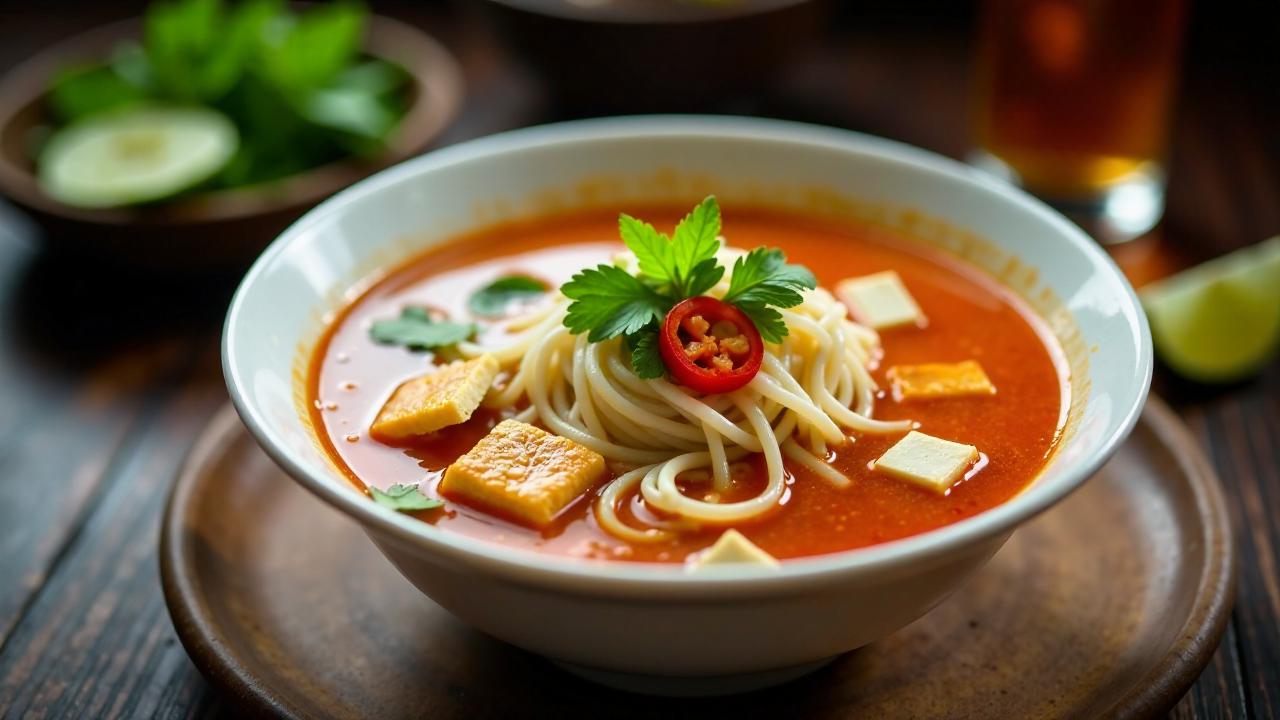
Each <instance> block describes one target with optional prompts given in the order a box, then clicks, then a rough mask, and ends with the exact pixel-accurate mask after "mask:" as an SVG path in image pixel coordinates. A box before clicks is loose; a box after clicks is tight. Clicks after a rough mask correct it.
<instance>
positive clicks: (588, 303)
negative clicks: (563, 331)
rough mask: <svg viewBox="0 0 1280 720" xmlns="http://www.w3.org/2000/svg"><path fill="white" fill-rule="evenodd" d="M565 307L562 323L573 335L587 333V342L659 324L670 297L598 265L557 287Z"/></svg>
mask: <svg viewBox="0 0 1280 720" xmlns="http://www.w3.org/2000/svg"><path fill="white" fill-rule="evenodd" d="M560 292H562V293H564V295H565V297H567V298H569V299H571V300H573V301H574V302H573V303H571V304H570V305H569V312H568V314H566V315H565V318H564V324H565V327H567V328H569V330H570V332H572V333H573V334H575V335H577V334H580V333H584V332H588V331H589V334H588V335H587V339H588V340H590V341H591V342H600V341H602V340H608V339H609V338H612V337H617V336H618V335H626V334H630V333H634V332H636V331H638V330H640V329H641V328H643V327H644V326H646V325H648V324H649V323H651V322H657V321H661V320H662V318H663V316H664V315H666V313H667V310H668V309H670V308H671V305H672V301H671V298H669V297H665V296H663V295H661V294H659V293H658V292H657V291H656V290H654V289H653V288H651V287H649V286H648V285H646V284H644V283H643V282H641V281H640V279H639V278H637V277H636V276H634V275H632V274H631V273H628V272H627V271H625V270H622V269H620V268H616V267H613V266H612V265H598V266H596V267H595V268H594V269H590V268H589V269H587V270H583V271H582V272H580V273H578V274H577V275H574V276H573V278H572V279H570V280H569V282H567V283H565V284H564V286H563V287H561V288H560Z"/></svg>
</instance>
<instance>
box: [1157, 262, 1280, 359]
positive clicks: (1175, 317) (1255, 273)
mask: <svg viewBox="0 0 1280 720" xmlns="http://www.w3.org/2000/svg"><path fill="white" fill-rule="evenodd" d="M1142 304H1143V305H1144V306H1145V307H1146V309H1147V317H1148V318H1149V319H1150V320H1151V337H1152V340H1154V341H1155V346H1156V352H1158V353H1160V357H1161V358H1162V359H1163V360H1164V361H1165V363H1166V364H1167V365H1168V366H1169V367H1171V368H1172V369H1173V370H1175V371H1176V372H1177V373H1178V374H1179V375H1182V376H1183V377H1186V378H1188V379H1191V380H1196V381H1199V382H1205V383H1220V382H1232V381H1234V380H1239V379H1241V378H1244V377H1247V376H1248V375H1250V374H1252V373H1253V372H1255V371H1257V370H1258V368H1260V367H1262V366H1263V365H1264V364H1266V363H1267V362H1268V361H1269V360H1270V359H1271V357H1272V356H1273V355H1274V354H1275V352H1276V350H1277V349H1278V348H1280V237H1274V238H1271V239H1270V240H1268V241H1266V242H1263V243H1259V244H1257V245H1254V246H1252V247H1247V248H1244V249H1241V250H1237V251H1236V252H1234V253H1231V254H1230V255H1226V256H1224V257H1220V258H1218V259H1216V260H1211V261H1209V262H1207V263H1205V264H1203V265H1199V266H1197V267H1194V268H1191V269H1190V270H1186V271H1184V272H1182V273H1179V274H1177V275H1174V276H1173V277H1171V278H1168V279H1166V280H1162V281H1160V282H1159V283H1156V284H1154V285H1151V286H1150V287H1148V288H1146V289H1145V290H1143V291H1142Z"/></svg>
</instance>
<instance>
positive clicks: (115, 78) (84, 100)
mask: <svg viewBox="0 0 1280 720" xmlns="http://www.w3.org/2000/svg"><path fill="white" fill-rule="evenodd" d="M145 99H146V93H145V92H143V90H142V88H139V87H138V86H136V85H134V84H132V83H130V82H128V81H127V80H125V79H124V78H122V77H120V75H118V74H117V73H116V72H114V71H112V70H110V69H108V68H104V67H95V68H78V69H73V70H64V71H62V72H60V73H58V75H57V77H56V78H55V79H54V81H53V84H52V85H50V86H49V103H50V105H51V106H52V107H53V111H54V113H55V114H57V116H58V117H59V118H61V119H63V120H65V121H67V122H74V121H76V120H79V119H81V118H83V117H87V116H89V115H93V114H94V113H99V112H103V111H105V110H115V109H117V108H121V107H125V106H128V105H136V104H138V103H140V102H142V101H144V100H145Z"/></svg>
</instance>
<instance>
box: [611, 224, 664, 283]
mask: <svg viewBox="0 0 1280 720" xmlns="http://www.w3.org/2000/svg"><path fill="white" fill-rule="evenodd" d="M618 234H619V235H621V236H622V242H624V243H626V245H627V249H628V250H630V251H631V252H633V253H635V256H636V259H637V260H639V261H640V272H641V273H643V274H644V275H645V276H647V277H649V278H650V279H651V280H653V281H654V282H655V283H656V284H658V285H662V284H665V283H670V282H674V281H675V279H676V274H675V273H676V267H675V256H674V255H673V254H672V250H671V241H670V240H668V239H667V236H666V235H663V234H662V233H660V232H658V231H657V230H655V229H654V227H653V226H652V225H650V224H649V223H647V222H644V221H643V220H637V219H636V218H633V217H631V216H630V215H628V214H626V213H622V214H621V215H619V216H618Z"/></svg>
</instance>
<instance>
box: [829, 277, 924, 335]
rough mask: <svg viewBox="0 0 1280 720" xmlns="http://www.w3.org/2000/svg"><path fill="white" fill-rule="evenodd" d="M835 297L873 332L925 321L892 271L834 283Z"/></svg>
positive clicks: (905, 287) (918, 307) (900, 280)
mask: <svg viewBox="0 0 1280 720" xmlns="http://www.w3.org/2000/svg"><path fill="white" fill-rule="evenodd" d="M836 296H837V297H839V298H840V300H841V302H843V303H844V304H845V305H848V306H849V309H850V310H852V311H853V316H854V318H855V319H857V321H858V322H860V323H862V324H863V325H867V326H869V327H872V328H874V329H876V330H884V329H886V328H893V327H900V326H903V325H920V324H921V323H923V322H924V313H922V312H921V311H920V306H919V305H917V304H916V301H915V298H913V297H911V293H909V292H907V286H906V285H903V284H902V278H900V277H898V273H896V272H894V271H892V270H886V271H884V272H878V273H875V274H873V275H865V276H863V277H856V278H846V279H844V280H841V281H840V282H839V283H837V284H836Z"/></svg>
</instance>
